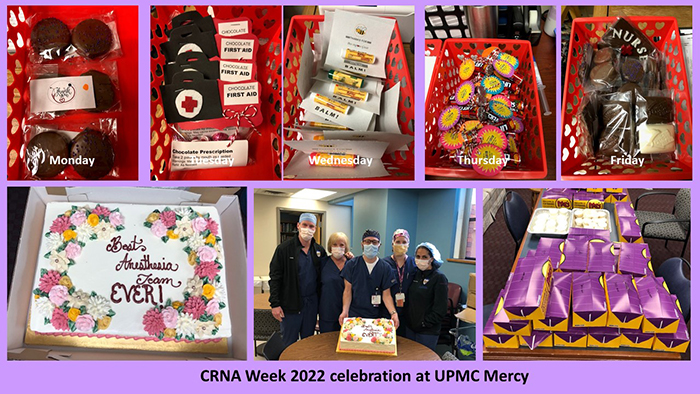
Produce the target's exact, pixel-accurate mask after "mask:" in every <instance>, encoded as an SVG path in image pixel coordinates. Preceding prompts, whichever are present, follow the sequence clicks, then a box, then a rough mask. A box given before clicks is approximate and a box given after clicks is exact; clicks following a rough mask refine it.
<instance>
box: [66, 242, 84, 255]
mask: <svg viewBox="0 0 700 394" xmlns="http://www.w3.org/2000/svg"><path fill="white" fill-rule="evenodd" d="M65 250H66V257H68V258H69V259H76V258H78V257H79V256H80V252H82V251H83V248H81V247H80V245H78V244H77V243H75V242H69V243H68V245H67V246H66V249H65Z"/></svg>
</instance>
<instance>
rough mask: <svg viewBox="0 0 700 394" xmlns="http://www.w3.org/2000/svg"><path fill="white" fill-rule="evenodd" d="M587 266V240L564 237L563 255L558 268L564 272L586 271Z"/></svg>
mask: <svg viewBox="0 0 700 394" xmlns="http://www.w3.org/2000/svg"><path fill="white" fill-rule="evenodd" d="M587 266H588V241H584V240H580V239H569V238H567V239H566V242H565V243H564V257H563V260H561V262H560V263H559V270H560V271H566V272H573V271H580V272H584V271H586V268H587Z"/></svg>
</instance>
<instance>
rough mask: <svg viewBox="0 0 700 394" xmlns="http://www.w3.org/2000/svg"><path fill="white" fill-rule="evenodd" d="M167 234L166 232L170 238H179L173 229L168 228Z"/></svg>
mask: <svg viewBox="0 0 700 394" xmlns="http://www.w3.org/2000/svg"><path fill="white" fill-rule="evenodd" d="M165 234H166V235H167V236H168V238H170V239H177V238H178V235H177V234H175V233H174V232H173V230H168V231H167V232H166V233H165Z"/></svg>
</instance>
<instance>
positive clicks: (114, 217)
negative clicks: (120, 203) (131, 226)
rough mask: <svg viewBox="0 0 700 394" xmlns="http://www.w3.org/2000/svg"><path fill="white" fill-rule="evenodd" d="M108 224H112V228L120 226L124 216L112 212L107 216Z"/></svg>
mask: <svg viewBox="0 0 700 394" xmlns="http://www.w3.org/2000/svg"><path fill="white" fill-rule="evenodd" d="M109 222H110V223H112V225H113V226H114V227H117V226H121V225H122V224H124V215H122V214H121V213H119V212H117V211H114V212H112V213H110V214H109Z"/></svg>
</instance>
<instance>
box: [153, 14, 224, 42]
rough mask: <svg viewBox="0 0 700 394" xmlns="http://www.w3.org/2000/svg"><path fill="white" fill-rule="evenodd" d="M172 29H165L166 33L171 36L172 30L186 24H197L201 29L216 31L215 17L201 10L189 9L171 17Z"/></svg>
mask: <svg viewBox="0 0 700 394" xmlns="http://www.w3.org/2000/svg"><path fill="white" fill-rule="evenodd" d="M170 24H171V25H172V29H171V30H168V29H165V35H166V36H168V37H170V34H171V31H172V30H174V29H176V28H178V27H180V26H185V25H196V26H197V27H198V28H199V30H200V31H210V32H214V33H216V27H215V26H214V19H213V18H212V17H211V15H207V16H203V15H202V14H200V13H199V11H194V10H193V11H187V12H183V13H179V14H176V15H173V16H172V17H171V18H170Z"/></svg>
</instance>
